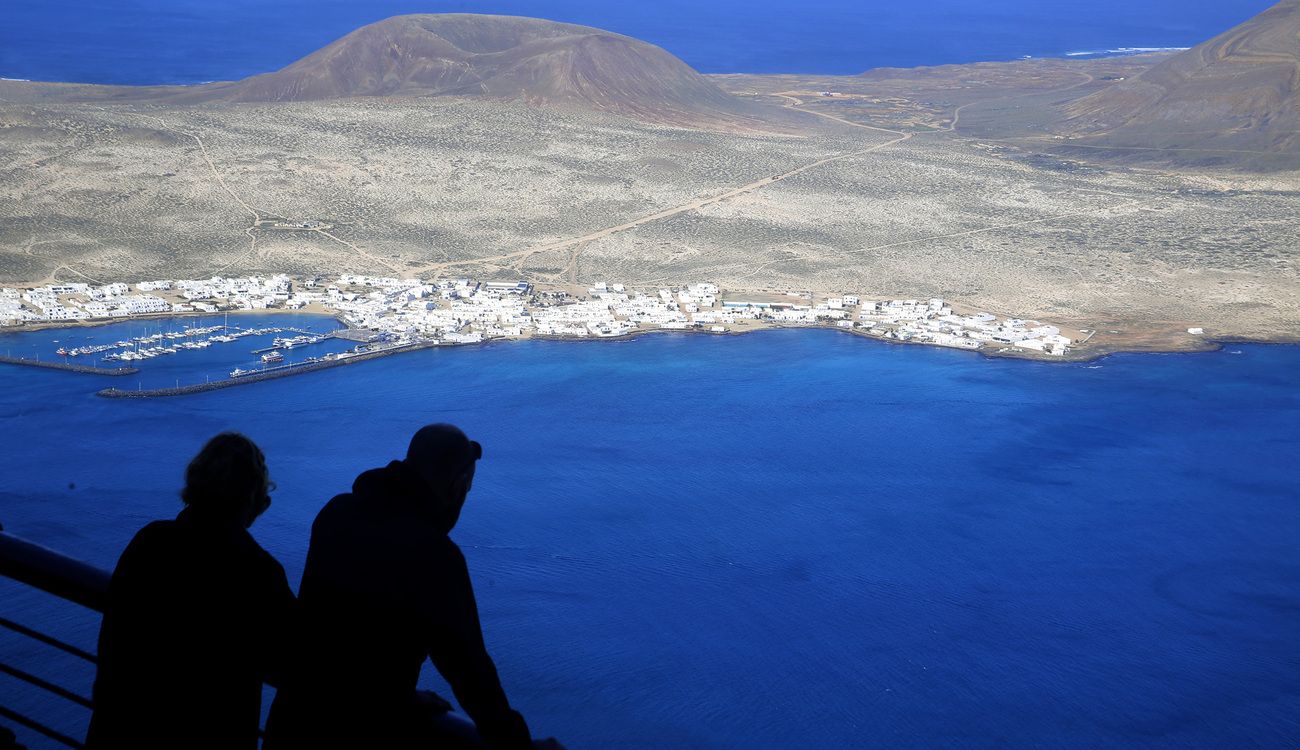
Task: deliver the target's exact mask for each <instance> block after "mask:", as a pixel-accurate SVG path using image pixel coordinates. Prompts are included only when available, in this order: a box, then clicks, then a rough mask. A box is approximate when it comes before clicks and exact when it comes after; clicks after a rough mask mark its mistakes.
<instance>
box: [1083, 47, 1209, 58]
mask: <svg viewBox="0 0 1300 750" xmlns="http://www.w3.org/2000/svg"><path fill="white" fill-rule="evenodd" d="M1187 49H1191V47H1112V48H1111V49H1088V50H1079V51H1077V52H1066V53H1065V56H1066V57H1105V56H1109V55H1145V54H1147V53H1149V52H1182V51H1183V50H1187Z"/></svg>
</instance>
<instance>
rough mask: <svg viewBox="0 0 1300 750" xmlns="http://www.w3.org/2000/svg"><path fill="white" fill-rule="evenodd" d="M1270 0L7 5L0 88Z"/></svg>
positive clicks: (31, 0)
mask: <svg viewBox="0 0 1300 750" xmlns="http://www.w3.org/2000/svg"><path fill="white" fill-rule="evenodd" d="M1270 5H1273V0H1141V1H1140V2H1134V0H1052V1H1051V2H1040V1H1038V0H979V1H978V2H977V1H976V0H930V1H929V2H926V3H897V2H885V1H884V0H805V1H804V2H799V3H790V2H783V1H780V0H710V2H698V0H656V1H655V2H637V3H630V2H607V1H605V0H544V1H543V0H419V1H417V0H368V1H367V2H357V1H356V0H221V2H216V1H215V0H58V1H55V2H51V1H50V0H5V2H4V3H3V4H0V77H9V78H29V79H33V80H48V81H80V82H87V83H122V84H147V83H202V82H205V81H213V80H229V79H236V78H242V77H244V76H249V75H254V74H257V73H265V72H267V71H270V70H275V69H278V68H281V67H283V66H285V65H288V64H289V63H291V62H293V61H294V60H296V59H298V58H300V57H302V56H304V55H307V54H309V53H311V52H313V51H315V50H317V49H319V48H320V47H323V46H325V45H326V44H328V43H329V42H331V41H333V40H335V39H337V38H339V37H341V36H343V35H344V34H347V33H348V32H350V31H352V30H353V29H356V28H357V27H359V26H362V25H364V24H367V23H371V22H374V21H378V20H380V19H383V18H386V17H388V16H392V15H397V14H401V13H448V12H474V13H500V14H509V15H524V16H536V17H541V18H549V19H553V20H557V21H566V22H570V23H579V24H585V25H589V26H596V27H599V28H604V29H608V30H610V31H616V32H619V33H623V34H628V35H630V36H634V37H637V38H639V39H644V40H646V41H649V42H652V43H654V44H658V45H660V46H662V47H664V48H665V49H667V50H668V51H670V52H672V53H673V54H676V55H677V56H679V57H681V58H682V59H683V60H685V61H686V62H687V63H689V64H690V65H692V66H694V67H695V68H696V69H697V70H700V71H702V72H706V73H826V74H845V75H847V74H854V73H860V72H862V71H864V70H867V69H868V68H874V67H880V66H904V67H910V66H916V65H939V64H944V63H964V62H975V61H980V60H1013V59H1017V58H1020V57H1023V56H1026V55H1029V56H1035V57H1044V56H1060V55H1064V54H1067V53H1070V52H1087V51H1097V50H1109V49H1117V48H1121V47H1190V46H1192V45H1195V44H1197V43H1199V42H1202V41H1204V40H1206V39H1208V38H1210V37H1212V36H1214V35H1216V34H1218V33H1220V32H1222V31H1225V30H1227V29H1228V28H1230V27H1232V26H1234V25H1236V24H1238V23H1241V22H1242V21H1244V20H1246V19H1247V18H1249V17H1251V16H1253V15H1255V14H1256V13H1259V12H1260V11H1262V10H1264V9H1266V8H1268V7H1269V6H1270Z"/></svg>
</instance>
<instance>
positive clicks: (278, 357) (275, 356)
mask: <svg viewBox="0 0 1300 750" xmlns="http://www.w3.org/2000/svg"><path fill="white" fill-rule="evenodd" d="M262 361H263V362H265V363H267V364H271V363H273V362H283V361H284V355H283V354H281V353H279V352H269V353H267V354H263V355H262Z"/></svg>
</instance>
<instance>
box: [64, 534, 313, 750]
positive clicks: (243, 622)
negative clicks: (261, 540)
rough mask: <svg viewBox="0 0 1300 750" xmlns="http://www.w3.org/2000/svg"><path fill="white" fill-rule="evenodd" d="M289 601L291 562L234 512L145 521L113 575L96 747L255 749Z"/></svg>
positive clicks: (93, 733) (91, 743) (93, 726)
mask: <svg viewBox="0 0 1300 750" xmlns="http://www.w3.org/2000/svg"><path fill="white" fill-rule="evenodd" d="M292 609H293V592H292V591H290V590H289V583H288V581H287V580H286V579H285V576H284V568H282V567H280V564H279V563H278V562H276V561H275V559H274V558H273V557H271V555H269V554H267V552H266V551H265V550H263V549H262V548H261V547H260V546H258V544H257V542H256V541H254V539H253V537H252V536H251V535H250V534H249V533H248V530H247V529H245V528H243V527H242V526H240V525H239V524H238V523H236V522H234V521H233V520H231V519H227V518H215V517H212V516H210V515H208V514H206V513H204V512H203V511H202V510H200V509H198V508H186V509H185V510H183V511H181V513H180V515H179V516H177V517H176V520H175V521H155V522H154V523H151V524H149V525H148V526H145V527H144V528H143V529H141V530H140V531H139V533H137V534H136V535H135V538H134V539H132V540H131V543H130V544H129V545H127V548H126V551H124V552H123V553H122V557H121V559H120V560H119V561H118V563H117V568H116V569H115V570H114V571H113V578H112V580H111V582H110V584H109V590H108V606H107V608H106V610H105V612H104V622H103V625H102V626H101V627H100V631H99V669H98V672H97V674H96V677H95V688H94V698H95V712H94V714H93V716H92V717H91V722H90V731H89V733H88V734H87V737H86V745H87V747H90V748H119V747H131V748H180V747H185V748H235V749H238V748H249V750H254V749H255V748H256V747H257V727H258V721H259V720H260V718H261V713H262V710H261V709H262V682H263V680H268V679H274V677H275V672H276V671H277V666H278V664H279V659H280V658H281V657H282V654H283V652H284V645H283V641H284V634H285V631H286V630H287V628H288V626H289V618H290V617H291V614H292Z"/></svg>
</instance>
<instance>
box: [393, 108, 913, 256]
mask: <svg viewBox="0 0 1300 750" xmlns="http://www.w3.org/2000/svg"><path fill="white" fill-rule="evenodd" d="M786 98H787V99H791V100H792V101H793V102H796V103H795V104H787V105H786V107H788V108H791V109H793V108H795V107H797V106H798V105H799V104H802V102H800V101H799V100H797V99H794V98H793V97H786ZM802 111H808V112H810V110H802ZM810 113H811V114H815V115H818V116H820V117H826V118H828V119H832V120H836V121H839V122H842V123H844V124H846V125H851V126H853V127H857V128H863V129H866V130H876V131H880V132H882V133H889V134H891V135H896V136H898V137H897V138H893V139H891V140H888V141H885V142H883V143H878V144H876V145H874V146H869V147H867V148H863V149H858V150H855V151H848V152H845V153H843V154H837V155H835V156H828V157H825V158H823V159H818V160H817V161H814V162H811V163H809V164H805V165H803V166H802V167H796V168H794V169H791V170H788V171H786V172H782V173H781V174H778V175H774V176H772V177H764V178H763V179H761V180H756V181H754V182H751V183H749V184H747V185H741V186H740V187H736V188H732V189H730V190H728V191H726V192H724V193H721V194H719V195H715V196H713V197H711V198H698V199H696V200H694V201H691V202H690V203H684V204H682V205H679V206H675V207H673V208H669V209H665V210H663V211H657V212H655V213H652V214H648V215H646V216H642V217H641V218H639V219H633V220H632V221H628V222H624V223H623V224H619V225H617V226H612V227H606V228H604V229H598V230H596V231H594V232H590V233H588V234H584V235H582V236H580V237H571V238H569V239H564V240H559V241H557V242H550V243H546V244H544V245H535V246H533V247H530V248H528V249H526V250H519V251H516V252H513V253H506V254H504V255H495V256H490V257H486V258H473V259H469V260H460V261H450V262H445V263H432V264H429V265H425V266H420V267H418V268H414V269H411V270H410V271H409V272H410V273H416V274H424V273H431V272H436V271H442V270H446V269H448V268H455V267H458V266H471V265H482V264H492V263H494V262H497V261H512V262H513V264H514V265H516V267H517V266H518V263H519V261H522V260H523V259H525V258H528V257H530V256H533V255H537V254H538V253H545V252H551V251H554V250H563V249H565V248H568V247H575V246H581V245H584V244H586V243H588V242H591V241H593V240H599V239H602V238H604V237H608V236H610V235H612V234H617V233H619V232H626V231H627V230H629V229H636V228H637V227H639V226H642V225H644V224H649V223H651V222H654V221H659V220H661V219H668V218H671V217H673V216H677V215H679V214H684V213H687V212H690V211H698V210H699V209H701V208H704V207H706V206H711V205H713V204H715V203H721V202H722V201H725V200H729V199H731V198H735V197H737V196H741V195H746V194H748V193H752V192H754V191H756V190H760V189H762V188H765V187H768V186H769V185H775V184H776V183H778V182H781V181H782V180H787V179H789V178H791V177H795V176H797V175H801V174H803V173H804V172H807V171H809V170H811V169H816V168H817V167H820V166H822V165H825V164H831V163H833V162H837V161H842V160H844V159H851V158H853V157H855V156H862V155H864V154H869V153H872V152H874V151H879V150H880V149H883V148H886V147H888V146H892V145H894V144H896V143H902V142H903V141H906V140H908V139H910V138H911V137H912V136H913V135H914V134H913V133H907V132H903V131H901V130H890V129H888V128H878V127H876V126H874V125H864V124H862V123H857V122H851V121H849V120H844V119H841V118H839V117H835V116H834V115H827V114H823V113H821V112H810ZM580 255H581V250H580V247H575V251H574V253H572V254H571V255H570V257H569V262H568V265H567V266H566V268H565V270H564V271H563V272H562V275H567V276H569V278H570V279H573V278H574V268H575V266H576V264H577V262H578V258H579V256H580Z"/></svg>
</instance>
